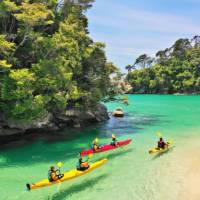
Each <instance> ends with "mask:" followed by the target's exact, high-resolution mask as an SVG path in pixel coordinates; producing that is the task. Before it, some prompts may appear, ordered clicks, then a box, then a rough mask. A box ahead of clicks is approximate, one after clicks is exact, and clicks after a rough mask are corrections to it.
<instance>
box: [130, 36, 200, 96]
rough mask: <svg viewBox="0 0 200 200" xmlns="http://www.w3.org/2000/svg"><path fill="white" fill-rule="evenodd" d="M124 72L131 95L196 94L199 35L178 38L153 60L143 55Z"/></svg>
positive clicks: (199, 84)
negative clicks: (190, 37) (189, 37)
mask: <svg viewBox="0 0 200 200" xmlns="http://www.w3.org/2000/svg"><path fill="white" fill-rule="evenodd" d="M126 69H127V70H128V75H127V77H126V79H127V81H128V82H129V83H130V84H131V86H132V87H133V90H132V92H133V93H150V94H152V93H165V94H171V93H199V92H200V36H195V37H194V38H192V39H191V40H189V39H179V40H177V41H176V42H175V43H174V44H173V45H172V46H171V47H169V48H167V49H165V50H160V51H158V52H157V53H156V56H155V57H154V58H152V57H150V56H148V55H146V54H143V55H141V56H139V57H138V58H137V59H136V61H135V62H134V64H131V65H128V66H126Z"/></svg>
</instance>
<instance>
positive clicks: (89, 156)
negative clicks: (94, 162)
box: [86, 154, 93, 162]
mask: <svg viewBox="0 0 200 200" xmlns="http://www.w3.org/2000/svg"><path fill="white" fill-rule="evenodd" d="M92 156H93V154H89V155H88V158H87V160H86V162H88V161H89V159H91V158H92Z"/></svg>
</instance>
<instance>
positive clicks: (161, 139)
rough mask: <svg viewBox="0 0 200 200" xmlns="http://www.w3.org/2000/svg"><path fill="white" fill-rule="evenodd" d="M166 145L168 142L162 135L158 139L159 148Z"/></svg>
mask: <svg viewBox="0 0 200 200" xmlns="http://www.w3.org/2000/svg"><path fill="white" fill-rule="evenodd" d="M166 145H167V144H166V143H165V142H164V140H163V138H162V137H160V140H159V141H158V148H161V149H164V148H165V147H166Z"/></svg>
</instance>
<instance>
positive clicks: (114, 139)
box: [110, 134, 118, 146]
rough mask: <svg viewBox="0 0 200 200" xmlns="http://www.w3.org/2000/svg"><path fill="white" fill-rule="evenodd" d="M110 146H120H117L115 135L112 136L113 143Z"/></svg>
mask: <svg viewBox="0 0 200 200" xmlns="http://www.w3.org/2000/svg"><path fill="white" fill-rule="evenodd" d="M110 145H112V146H118V144H117V138H116V136H115V134H112V141H111V143H110Z"/></svg>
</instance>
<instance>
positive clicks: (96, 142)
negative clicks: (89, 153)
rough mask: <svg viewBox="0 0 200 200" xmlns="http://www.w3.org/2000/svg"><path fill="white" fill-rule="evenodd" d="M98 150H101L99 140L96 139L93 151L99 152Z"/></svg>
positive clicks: (93, 143)
mask: <svg viewBox="0 0 200 200" xmlns="http://www.w3.org/2000/svg"><path fill="white" fill-rule="evenodd" d="M98 149H100V146H99V145H98V139H97V138H96V139H95V140H93V142H92V150H94V151H97V150H98Z"/></svg>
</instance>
